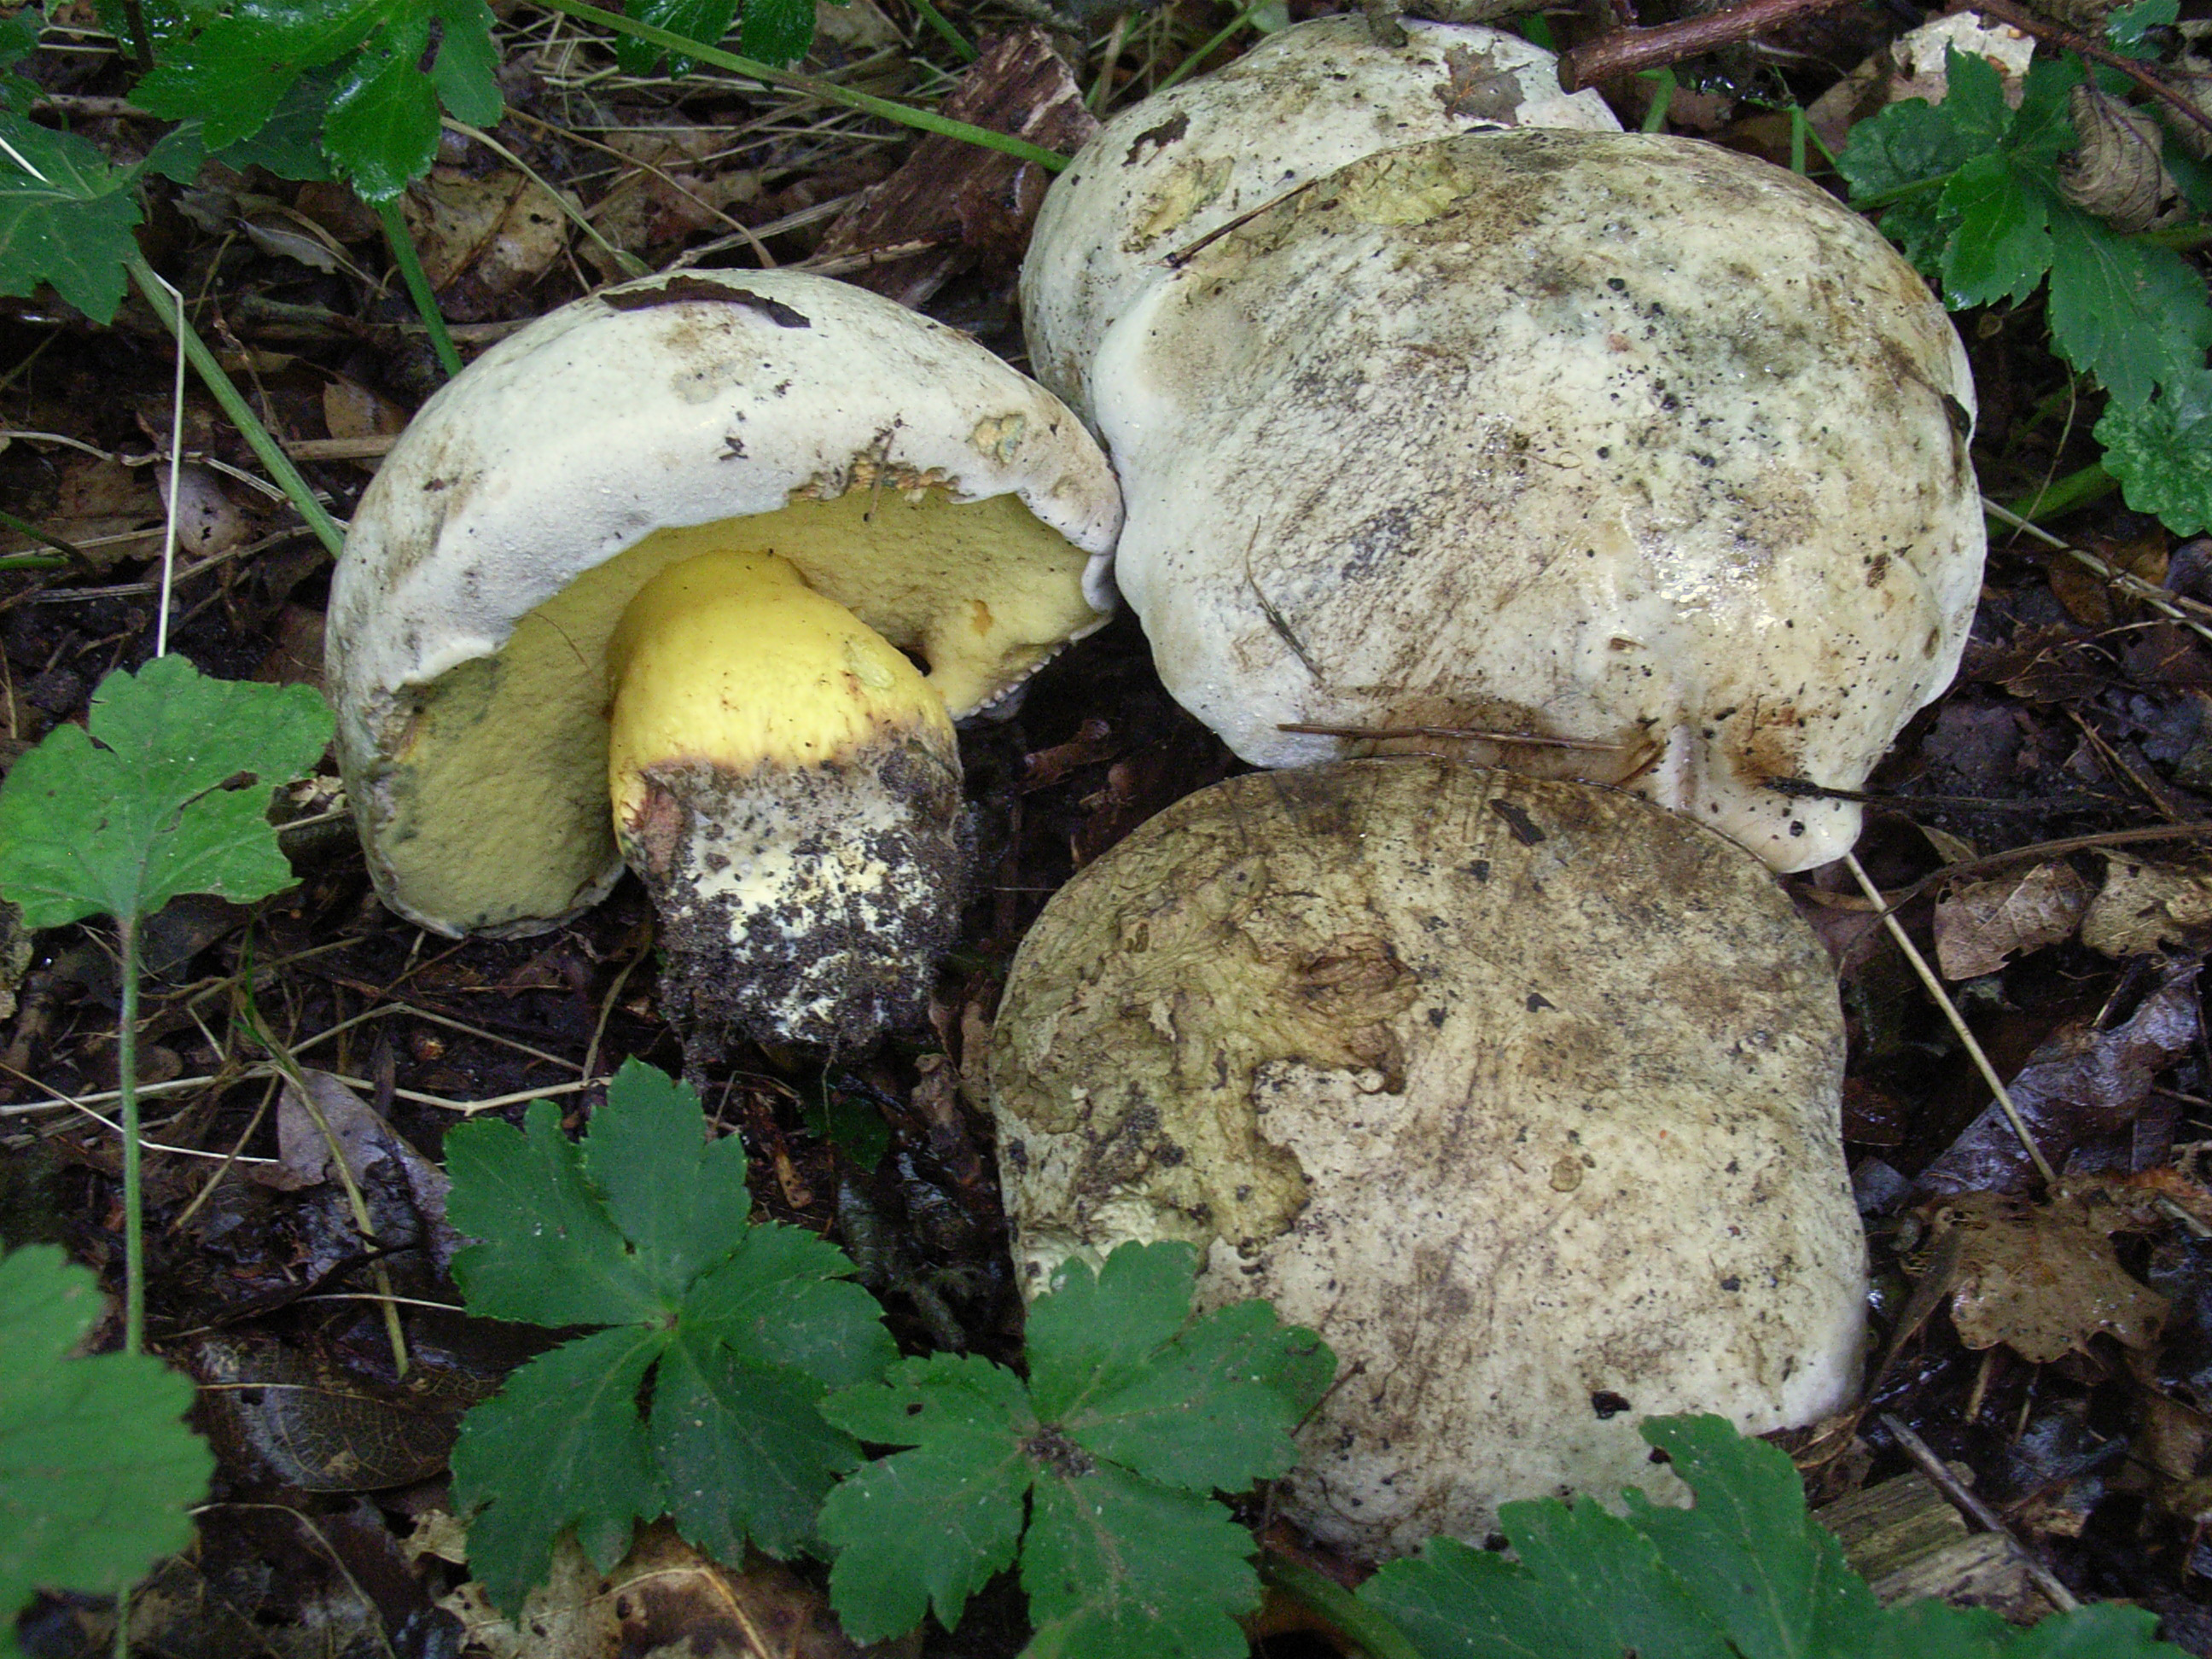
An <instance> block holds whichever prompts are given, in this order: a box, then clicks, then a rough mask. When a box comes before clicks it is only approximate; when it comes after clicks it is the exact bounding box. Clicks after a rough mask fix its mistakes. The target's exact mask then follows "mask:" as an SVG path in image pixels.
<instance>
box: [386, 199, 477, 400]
mask: <svg viewBox="0 0 2212 1659" xmlns="http://www.w3.org/2000/svg"><path fill="white" fill-rule="evenodd" d="M371 205H372V206H374V208H375V209H376V216H377V217H378V218H379V219H380V220H381V221H383V222H384V240H385V245H386V246H387V247H389V248H390V249H391V250H392V264H396V265H398V267H399V276H400V279H401V280H402V281H403V282H404V283H406V284H407V297H408V298H409V299H410V300H412V301H414V302H415V314H416V316H418V317H420V318H421V319H422V326H423V328H424V330H425V331H428V334H429V336H430V349H431V350H433V351H435V352H436V353H437V354H438V362H439V365H440V366H441V368H444V369H445V371H446V378H447V380H451V379H453V376H454V375H456V374H459V373H460V372H461V353H460V349H459V347H457V346H456V345H454V343H453V333H452V331H450V330H448V329H447V326H446V317H445V313H443V312H441V311H440V310H439V309H438V295H437V293H436V290H435V289H432V288H431V286H430V273H429V272H428V271H427V270H423V269H422V255H421V254H420V253H418V252H416V249H415V238H414V236H413V235H412V234H410V233H409V231H408V228H407V216H406V215H405V214H404V213H402V212H401V211H400V210H399V198H398V197H397V196H395V197H392V199H391V200H390V201H387V202H376V203H372V204H371Z"/></svg>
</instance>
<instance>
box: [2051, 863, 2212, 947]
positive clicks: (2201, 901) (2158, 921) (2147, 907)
mask: <svg viewBox="0 0 2212 1659" xmlns="http://www.w3.org/2000/svg"><path fill="white" fill-rule="evenodd" d="M2081 943H2082V944H2084V945H2087V946H2088V947H2089V948H2090V949H2091V950H2093V951H2100V952H2102V953H2103V954H2104V955H2106V956H2108V957H2135V956H2154V955H2157V954H2158V953H2159V952H2160V951H2162V950H2176V951H2201V950H2203V949H2204V947H2205V946H2206V945H2212V870H2207V869H2204V868H2201V867H2198V866H2191V865H2185V864H2154V863H2153V862H2152V861H2151V860H2148V859H2139V858H2130V857H2127V856H2124V855H2122V854H2106V856H2105V885H2104V890H2102V891H2101V892H2100V893H2099V894H2098V895H2097V896H2096V897H2095V898H2094V899H2093V900H2091V901H2090V903H2089V908H2088V912H2087V915H2084V916H2083V917H2082V919H2081Z"/></svg>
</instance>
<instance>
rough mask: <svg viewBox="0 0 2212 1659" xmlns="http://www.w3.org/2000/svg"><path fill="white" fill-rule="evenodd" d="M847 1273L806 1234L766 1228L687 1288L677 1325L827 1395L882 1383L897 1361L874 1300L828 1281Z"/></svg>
mask: <svg viewBox="0 0 2212 1659" xmlns="http://www.w3.org/2000/svg"><path fill="white" fill-rule="evenodd" d="M801 1245H804V1246H805V1247H806V1248H805V1249H800V1248H799V1246H801ZM851 1271H852V1263H851V1262H850V1261H847V1260H846V1259H845V1256H844V1255H843V1253H842V1251H839V1250H837V1249H834V1248H832V1247H831V1246H830V1245H829V1244H826V1243H823V1241H822V1240H820V1239H818V1238H816V1237H814V1236H813V1235H812V1234H811V1233H807V1232H802V1231H800V1230H799V1229H798V1228H796V1227H786V1226H783V1225H780V1224H778V1223H775V1222H769V1223H764V1224H763V1225H760V1226H757V1227H755V1228H754V1229H753V1230H752V1231H750V1233H748V1234H747V1235H746V1236H745V1241H744V1248H742V1249H740V1250H738V1253H737V1254H735V1255H732V1257H731V1258H730V1260H729V1261H726V1263H724V1264H723V1265H722V1266H720V1267H717V1268H715V1269H714V1271H713V1272H711V1273H708V1274H707V1275H706V1276H705V1277H704V1278H702V1279H700V1281H699V1282H698V1283H697V1284H696V1285H694V1286H693V1287H692V1288H691V1290H690V1292H689V1293H688V1294H687V1295H686V1296H685V1297H684V1301H683V1304H682V1305H681V1307H680V1308H679V1310H678V1320H679V1322H681V1323H682V1324H683V1325H684V1326H685V1327H687V1328H690V1329H693V1330H699V1331H703V1332H706V1333H708V1334H711V1335H713V1336H714V1339H715V1340H718V1341H720V1343H722V1344H723V1345H724V1346H726V1347H727V1348H728V1349H729V1350H730V1351H731V1352H732V1353H733V1354H735V1355H736V1356H737V1357H738V1358H740V1359H744V1360H747V1361H750V1362H751V1363H752V1364H763V1365H764V1364H779V1365H788V1366H790V1367H791V1369H792V1370H795V1371H799V1372H802V1373H803V1374H805V1376H811V1377H812V1378H813V1379H814V1380H815V1381H816V1382H817V1383H821V1384H822V1385H823V1387H824V1388H831V1389H844V1388H851V1387H853V1386H854V1385H855V1384H857V1383H866V1382H872V1381H873V1380H874V1379H875V1378H877V1377H878V1376H882V1375H883V1374H884V1366H886V1365H888V1364H890V1363H891V1361H892V1360H894V1359H896V1358H898V1348H897V1346H896V1344H895V1343H893V1342H892V1340H891V1338H890V1332H888V1331H886V1330H885V1329H884V1323H883V1309H882V1308H881V1307H880V1306H878V1304H877V1302H876V1299H875V1298H874V1297H872V1296H870V1295H869V1294H868V1293H867V1291H865V1290H863V1289H862V1288H861V1287H860V1285H853V1284H848V1283H846V1282H844V1281H843V1280H842V1279H833V1278H831V1277H830V1276H829V1275H830V1274H831V1273H850V1272H851Z"/></svg>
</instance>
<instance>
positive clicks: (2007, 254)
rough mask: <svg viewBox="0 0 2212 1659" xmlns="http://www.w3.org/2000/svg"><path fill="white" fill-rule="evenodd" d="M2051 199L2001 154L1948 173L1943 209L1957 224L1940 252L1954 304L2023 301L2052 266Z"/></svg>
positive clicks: (1947, 287)
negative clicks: (1948, 241)
mask: <svg viewBox="0 0 2212 1659" xmlns="http://www.w3.org/2000/svg"><path fill="white" fill-rule="evenodd" d="M2051 205H2052V203H2051V197H2050V196H2049V195H2048V194H2047V193H2046V192H2045V191H2042V190H2040V189H2038V188H2037V187H2036V186H2034V185H2031V184H2030V183H2029V182H2028V181H2027V179H2023V178H2021V175H2020V173H2019V172H2018V171H2017V170H2016V169H2015V167H2013V165H2012V163H2011V162H2010V161H2008V160H2007V159H2006V158H2005V157H2004V156H2002V155H1978V156H1976V157H1975V158H1974V159H1973V160H1972V161H1969V162H1967V163H1966V165H1965V166H1964V167H1960V169H1959V170H1958V171H1957V172H1956V173H1953V174H1952V175H1951V182H1950V183H1949V184H1948V185H1944V187H1943V198H1942V208H1943V211H1944V212H1945V213H1946V214H1948V215H1949V216H1951V217H1952V218H1953V219H1954V221H1955V222H1956V223H1957V225H1958V230H1957V231H1956V232H1955V233H1954V234H1953V236H1952V238H1951V240H1950V245H1949V246H1948V247H1946V248H1945V249H1944V251H1943V266H1942V269H1943V285H1944V288H1945V289H1946V290H1947V291H1948V298H1949V301H1950V303H1951V304H1952V305H1953V306H1954V307H1958V306H1985V305H1989V304H1990V303H1992V302H1994V301H1998V300H2025V299H2027V297H2028V295H2031V294H2033V293H2034V292H2035V290H2036V289H2037V287H2038V286H2039V284H2040V283H2042V281H2043V273H2044V272H2045V271H2046V270H2049V269H2050V268H2051V230H2050V225H2049V220H2050V216H2051Z"/></svg>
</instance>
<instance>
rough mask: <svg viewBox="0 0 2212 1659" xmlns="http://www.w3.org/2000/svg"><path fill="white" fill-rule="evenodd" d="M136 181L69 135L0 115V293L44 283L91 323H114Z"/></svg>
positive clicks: (132, 248) (129, 248) (130, 246)
mask: <svg viewBox="0 0 2212 1659" xmlns="http://www.w3.org/2000/svg"><path fill="white" fill-rule="evenodd" d="M136 183H137V177H136V174H135V173H133V172H132V171H131V170H130V169H127V168H119V167H112V166H111V165H110V164H109V162H108V160H107V158H106V156H105V155H101V154H100V151H99V150H98V149H94V147H93V146H92V145H90V144H88V143H86V142H85V141H84V140H83V139H82V138H79V137H76V135H75V134H74V133H67V132H52V131H48V130H47V129H46V128H45V127H41V126H37V125H33V123H31V122H29V121H27V120H25V119H23V118H21V116H18V115H9V114H0V295H15V296H21V295H30V294H33V293H35V292H36V291H37V289H38V287H39V284H40V283H52V285H53V290H54V292H55V293H57V294H58V295H61V297H62V299H63V300H64V301H65V302H66V303H68V304H70V305H73V306H75V307H76V308H77V309H78V310H79V311H81V312H82V313H84V314H85V315H86V316H88V317H89V318H90V319H92V320H93V321H94V322H95V323H107V322H112V321H113V320H114V317H115V309H116V307H118V306H119V305H121V304H122V303H123V292H124V289H125V286H126V283H127V279H126V277H125V275H124V269H123V266H124V262H125V260H126V259H128V258H130V257H131V255H133V254H135V253H136V252H137V251H138V244H137V241H136V240H133V239H132V237H131V231H132V230H133V229H134V228H136V227H137V223H138V199H137V194H136V192H135V190H134V185H136Z"/></svg>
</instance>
